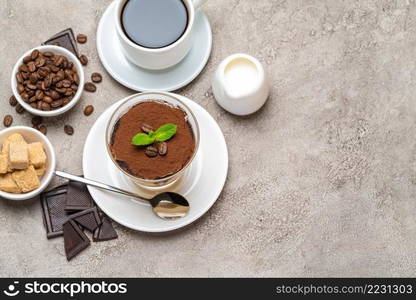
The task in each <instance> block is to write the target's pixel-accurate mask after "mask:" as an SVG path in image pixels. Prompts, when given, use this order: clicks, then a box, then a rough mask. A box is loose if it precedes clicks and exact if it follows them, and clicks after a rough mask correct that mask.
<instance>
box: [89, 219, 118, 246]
mask: <svg viewBox="0 0 416 300" xmlns="http://www.w3.org/2000/svg"><path fill="white" fill-rule="evenodd" d="M101 221H102V224H101V226H100V227H98V228H97V229H96V230H95V231H94V234H93V236H92V240H93V241H94V242H104V241H109V240H113V239H116V238H118V235H117V232H116V231H115V230H114V227H113V225H112V224H111V221H110V220H109V219H108V218H107V217H106V216H104V215H102V216H101Z"/></svg>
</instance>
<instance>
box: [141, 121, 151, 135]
mask: <svg viewBox="0 0 416 300" xmlns="http://www.w3.org/2000/svg"><path fill="white" fill-rule="evenodd" d="M140 128H141V129H142V131H143V132H144V133H149V132H151V131H154V129H153V127H152V126H150V125H149V124H145V123H144V124H143V125H142V127H140Z"/></svg>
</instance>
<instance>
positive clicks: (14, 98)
mask: <svg viewBox="0 0 416 300" xmlns="http://www.w3.org/2000/svg"><path fill="white" fill-rule="evenodd" d="M9 103H10V105H11V106H16V105H17V99H16V97H15V96H11V97H10V98H9Z"/></svg>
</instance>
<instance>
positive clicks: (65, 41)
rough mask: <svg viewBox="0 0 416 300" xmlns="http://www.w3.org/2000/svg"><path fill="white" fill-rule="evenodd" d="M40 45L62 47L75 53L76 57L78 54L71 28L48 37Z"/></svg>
mask: <svg viewBox="0 0 416 300" xmlns="http://www.w3.org/2000/svg"><path fill="white" fill-rule="evenodd" d="M42 45H55V46H60V47H63V48H65V49H67V50H69V51H71V52H72V53H73V54H75V56H76V57H78V56H79V54H78V47H77V44H76V42H75V37H74V33H73V31H72V29H71V28H68V29H65V30H63V31H61V32H59V33H57V34H55V35H54V36H52V37H51V38H50V39H48V40H47V41H46V42H44V43H42Z"/></svg>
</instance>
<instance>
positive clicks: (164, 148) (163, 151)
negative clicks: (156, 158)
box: [156, 142, 168, 156]
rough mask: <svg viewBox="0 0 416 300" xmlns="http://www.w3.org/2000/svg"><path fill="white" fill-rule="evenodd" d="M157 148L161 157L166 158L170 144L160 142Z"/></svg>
mask: <svg viewBox="0 0 416 300" xmlns="http://www.w3.org/2000/svg"><path fill="white" fill-rule="evenodd" d="M156 147H157V152H158V153H159V155H160V156H165V155H166V154H167V153H168V143H166V142H160V143H157V144H156Z"/></svg>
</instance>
